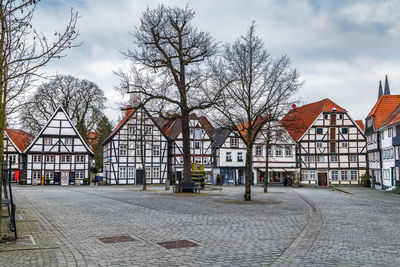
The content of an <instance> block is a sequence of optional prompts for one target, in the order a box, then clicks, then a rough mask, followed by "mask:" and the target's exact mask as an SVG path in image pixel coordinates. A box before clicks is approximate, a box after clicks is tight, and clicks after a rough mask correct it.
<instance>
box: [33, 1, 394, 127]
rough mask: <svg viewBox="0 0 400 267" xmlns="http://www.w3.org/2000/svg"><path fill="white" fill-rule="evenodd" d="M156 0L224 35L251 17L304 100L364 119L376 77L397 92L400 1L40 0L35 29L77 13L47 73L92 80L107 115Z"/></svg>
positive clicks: (231, 36)
mask: <svg viewBox="0 0 400 267" xmlns="http://www.w3.org/2000/svg"><path fill="white" fill-rule="evenodd" d="M159 3H164V4H166V5H168V6H178V7H184V6H185V5H186V4H188V5H189V7H190V8H192V9H194V10H195V12H196V19H195V21H194V24H195V25H196V26H197V27H199V28H200V29H201V30H203V31H208V32H210V33H211V34H212V35H213V37H214V38H215V39H216V40H218V41H221V42H222V43H224V42H231V41H233V40H235V39H236V38H238V37H239V36H240V35H241V34H244V33H245V32H246V30H247V28H248V27H249V25H250V24H251V22H252V21H255V22H256V25H257V28H256V30H257V34H258V35H259V36H260V37H261V38H263V40H264V41H265V45H266V48H267V50H268V51H269V52H270V53H271V55H272V56H273V57H279V56H281V55H282V54H286V55H287V56H288V57H289V58H290V59H291V62H292V67H294V68H297V69H298V71H299V72H300V74H301V79H302V80H303V81H304V82H305V83H304V86H303V87H302V88H301V90H300V92H299V94H298V97H301V98H302V100H303V101H304V103H311V102H315V101H318V100H321V99H324V98H330V99H331V100H333V101H334V102H336V103H337V104H338V105H340V106H342V107H343V108H345V109H347V110H348V111H349V112H350V115H351V116H352V117H353V118H354V119H364V118H365V116H366V115H367V114H368V112H369V110H370V109H371V108H372V106H373V105H374V104H375V102H376V100H377V92H378V83H379V80H384V77H385V74H387V75H388V76H389V84H390V89H391V92H392V94H400V88H399V86H400V76H399V75H398V74H399V73H400V61H399V59H400V49H399V47H400V12H399V11H400V1H396V0H392V1H380V0H376V1H372V0H371V1H368V0H362V1H350V0H332V1H325V0H308V1H306V0H304V1H301V0H275V1H273V0H268V1H267V0H252V1H245V0H243V1H240V0H198V1H197V0H196V1H172V0H171V1H150V0H149V1H144V0H142V1H139V0H112V1H110V0H43V1H41V2H39V6H38V9H37V13H36V15H35V16H36V17H35V20H34V24H35V25H36V28H38V29H39V30H41V31H43V32H45V33H46V32H49V33H54V30H56V29H62V28H63V26H64V25H65V23H66V21H67V19H68V12H69V9H70V8H71V7H73V8H74V9H76V10H77V11H78V12H79V14H80V19H79V22H78V24H79V25H78V27H79V31H80V33H81V35H80V40H81V41H82V42H83V44H82V45H81V46H80V47H78V48H75V49H72V50H70V51H69V52H68V56H67V57H66V58H63V59H61V60H57V61H54V62H52V63H51V64H50V65H48V66H47V67H46V69H45V70H46V71H47V73H48V74H55V73H59V74H71V75H74V76H76V77H79V78H82V79H88V80H91V81H93V82H95V83H97V84H98V85H99V86H100V88H102V89H103V90H104V92H105V95H106V97H107V98H108V102H107V106H108V109H107V115H108V116H109V117H110V118H111V119H112V120H114V121H116V120H117V118H118V115H119V113H120V111H119V110H118V105H117V103H118V101H119V99H120V96H119V95H118V94H117V93H116V91H114V90H113V87H114V86H116V85H117V84H118V78H117V77H116V76H115V75H114V74H113V70H118V69H123V70H124V69H127V67H128V66H129V62H128V61H127V60H126V59H125V58H124V57H123V56H122V55H121V53H120V51H126V50H127V49H129V48H132V47H133V39H132V37H131V36H130V35H129V32H133V31H134V28H135V26H137V25H138V23H139V19H140V17H141V14H142V12H143V11H144V9H145V8H146V7H150V8H155V7H157V5H158V4H159Z"/></svg>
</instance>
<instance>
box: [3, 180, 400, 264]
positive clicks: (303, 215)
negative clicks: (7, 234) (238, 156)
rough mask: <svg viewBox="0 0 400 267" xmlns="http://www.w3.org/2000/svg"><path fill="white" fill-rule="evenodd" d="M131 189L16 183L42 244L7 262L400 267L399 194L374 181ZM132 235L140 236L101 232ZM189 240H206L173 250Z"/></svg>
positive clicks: (8, 250) (7, 250)
mask: <svg viewBox="0 0 400 267" xmlns="http://www.w3.org/2000/svg"><path fill="white" fill-rule="evenodd" d="M149 188H150V190H149V191H148V192H143V191H140V190H139V189H140V188H139V187H133V186H120V187H118V186H108V187H107V186H99V187H93V186H88V187H83V186H82V187H60V186H58V187H57V186H47V187H40V186H36V187H34V186H15V187H14V191H13V192H14V195H15V199H16V203H17V214H19V215H21V216H22V218H21V219H20V220H19V221H18V227H19V228H18V229H19V230H20V234H24V235H25V234H31V235H33V237H34V239H35V241H36V243H37V245H34V246H22V245H20V244H15V242H14V243H10V244H0V266H266V265H272V266H400V242H399V241H398V239H397V237H399V236H400V235H399V234H400V227H399V225H400V212H399V210H400V205H399V203H400V195H398V194H392V193H387V192H382V191H378V190H372V189H366V188H356V187H351V188H350V187H349V188H341V189H342V190H345V191H348V192H349V194H346V193H343V192H341V191H338V190H335V191H332V190H330V189H324V188H288V187H272V188H270V191H271V193H268V194H263V193H262V188H261V187H256V186H254V187H252V192H253V198H254V199H257V200H266V201H278V202H281V203H279V204H257V205H244V204H242V205H239V204H228V203H220V202H216V200H221V199H241V198H242V195H243V192H244V188H243V187H235V186H227V187H223V191H222V192H219V191H213V192H207V193H215V194H217V195H216V196H185V197H183V196H166V195H163V194H160V193H165V190H164V188H163V187H159V186H150V187H149ZM125 235H129V236H131V237H132V238H133V239H135V241H134V242H122V243H103V242H101V241H100V240H99V239H98V238H100V237H112V236H125ZM174 240H188V241H190V242H193V243H196V244H197V245H198V246H195V247H188V248H179V249H166V248H164V247H162V246H160V245H158V244H157V243H159V242H166V241H174Z"/></svg>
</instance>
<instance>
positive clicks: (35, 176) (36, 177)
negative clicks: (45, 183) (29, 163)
mask: <svg viewBox="0 0 400 267" xmlns="http://www.w3.org/2000/svg"><path fill="white" fill-rule="evenodd" d="M40 174H41V172H40V171H33V172H32V179H33V180H40V179H41V177H40Z"/></svg>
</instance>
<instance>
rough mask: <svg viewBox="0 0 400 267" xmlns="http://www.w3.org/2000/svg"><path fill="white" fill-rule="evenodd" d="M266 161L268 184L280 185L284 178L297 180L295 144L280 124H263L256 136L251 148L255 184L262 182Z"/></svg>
mask: <svg viewBox="0 0 400 267" xmlns="http://www.w3.org/2000/svg"><path fill="white" fill-rule="evenodd" d="M267 142H268V143H269V147H268V150H267ZM267 153H268V155H267ZM267 160H268V182H270V183H282V182H283V181H284V179H285V177H288V178H290V179H291V180H292V181H295V179H296V178H298V176H299V173H298V172H299V170H298V168H297V161H296V142H295V141H294V140H293V139H292V137H291V136H290V135H289V133H288V132H287V130H286V129H285V128H284V127H283V126H282V124H281V123H280V122H267V123H265V124H264V125H262V126H261V129H260V131H259V132H258V135H257V136H256V139H255V142H254V146H253V173H254V174H255V177H256V178H257V181H256V182H257V183H263V181H264V173H265V168H266V161H267Z"/></svg>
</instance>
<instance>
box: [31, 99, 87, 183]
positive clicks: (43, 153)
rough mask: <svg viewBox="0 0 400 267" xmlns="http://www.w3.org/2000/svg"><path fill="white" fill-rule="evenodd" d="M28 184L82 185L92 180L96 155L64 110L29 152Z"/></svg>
mask: <svg viewBox="0 0 400 267" xmlns="http://www.w3.org/2000/svg"><path fill="white" fill-rule="evenodd" d="M25 153H26V155H27V184H39V183H41V181H43V180H50V184H56V185H57V184H58V185H69V184H82V183H83V179H85V178H86V179H89V175H90V165H91V158H92V157H93V152H92V151H91V150H90V149H89V147H88V146H87V144H86V143H85V141H84V140H83V139H82V137H81V136H80V134H79V132H78V131H77V130H76V128H75V126H74V125H73V124H72V122H71V120H70V118H69V117H68V115H67V113H66V112H65V110H64V109H63V108H62V107H61V106H60V107H59V108H57V109H56V111H55V112H54V113H53V115H52V116H51V118H50V119H49V121H48V122H47V123H46V125H45V126H44V127H43V128H42V130H41V131H40V133H39V134H38V135H37V136H36V138H35V139H34V140H33V141H32V142H31V144H30V145H29V146H28V147H27V148H26V150H25Z"/></svg>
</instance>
